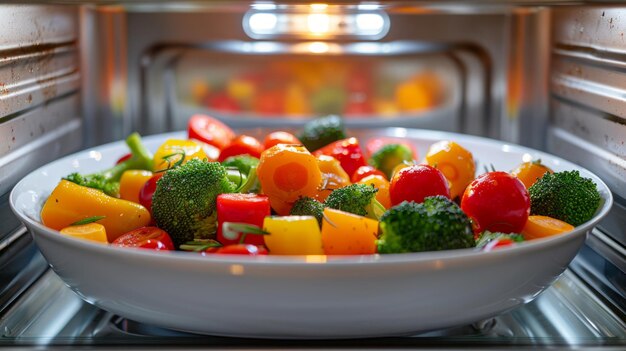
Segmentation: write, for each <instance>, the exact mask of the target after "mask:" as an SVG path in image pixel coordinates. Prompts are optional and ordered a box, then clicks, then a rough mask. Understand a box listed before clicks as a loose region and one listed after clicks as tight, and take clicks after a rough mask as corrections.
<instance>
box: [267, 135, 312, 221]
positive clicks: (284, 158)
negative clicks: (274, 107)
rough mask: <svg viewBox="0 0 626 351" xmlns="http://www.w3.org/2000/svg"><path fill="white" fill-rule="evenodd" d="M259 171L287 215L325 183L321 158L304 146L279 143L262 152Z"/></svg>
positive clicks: (272, 199) (276, 208)
mask: <svg viewBox="0 0 626 351" xmlns="http://www.w3.org/2000/svg"><path fill="white" fill-rule="evenodd" d="M257 175H258V177H259V182H260V183H261V188H262V189H263V192H264V193H265V194H267V195H268V196H269V198H270V204H271V206H272V208H273V209H274V211H276V212H277V213H278V214H279V215H287V214H289V211H290V209H291V206H293V203H294V202H295V201H296V200H298V198H299V197H301V196H308V197H315V195H316V194H317V189H318V187H319V186H320V184H322V172H321V171H320V168H319V165H318V162H317V159H316V158H315V157H314V156H313V155H311V153H310V152H309V151H308V150H307V149H306V148H305V147H303V146H297V145H287V144H278V145H275V146H273V147H271V148H269V149H267V150H265V151H263V153H262V154H261V160H260V162H259V167H258V168H257Z"/></svg>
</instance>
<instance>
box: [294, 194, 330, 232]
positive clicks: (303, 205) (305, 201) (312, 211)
mask: <svg viewBox="0 0 626 351" xmlns="http://www.w3.org/2000/svg"><path fill="white" fill-rule="evenodd" d="M289 214H290V215H292V216H313V217H315V219H317V221H318V222H319V224H320V225H322V216H323V215H324V204H322V203H321V202H319V201H317V200H316V199H313V198H310V197H307V196H304V197H301V198H299V199H298V200H297V201H296V202H295V203H294V204H293V207H292V208H291V212H289Z"/></svg>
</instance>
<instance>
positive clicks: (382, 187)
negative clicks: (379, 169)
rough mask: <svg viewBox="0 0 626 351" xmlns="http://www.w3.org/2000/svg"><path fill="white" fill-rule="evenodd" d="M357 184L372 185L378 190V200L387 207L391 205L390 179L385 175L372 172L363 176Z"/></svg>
mask: <svg viewBox="0 0 626 351" xmlns="http://www.w3.org/2000/svg"><path fill="white" fill-rule="evenodd" d="M356 184H365V185H369V186H372V187H374V188H376V189H378V191H377V192H376V200H378V202H380V204H381V205H383V207H384V208H385V209H388V208H389V207H391V197H390V196H389V181H388V180H387V179H385V177H384V176H382V175H378V174H371V175H368V176H367V177H364V178H361V179H360V180H358V181H357V182H356Z"/></svg>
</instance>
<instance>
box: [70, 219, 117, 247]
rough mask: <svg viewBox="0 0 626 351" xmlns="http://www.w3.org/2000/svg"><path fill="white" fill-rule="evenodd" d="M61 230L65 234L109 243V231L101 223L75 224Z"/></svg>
mask: <svg viewBox="0 0 626 351" xmlns="http://www.w3.org/2000/svg"><path fill="white" fill-rule="evenodd" d="M59 232H60V233H61V234H63V235H67V236H71V237H73V238H77V239H81V240H90V241H95V242H98V243H105V244H106V243H108V242H109V241H108V240H107V233H106V229H105V228H104V226H103V225H102V224H100V223H88V224H83V225H73V226H69V227H65V228H63V229H61V230H59Z"/></svg>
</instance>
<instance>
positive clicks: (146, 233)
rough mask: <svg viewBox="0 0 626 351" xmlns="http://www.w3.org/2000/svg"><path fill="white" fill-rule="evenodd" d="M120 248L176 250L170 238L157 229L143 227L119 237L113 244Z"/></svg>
mask: <svg viewBox="0 0 626 351" xmlns="http://www.w3.org/2000/svg"><path fill="white" fill-rule="evenodd" d="M111 244H112V245H114V246H119V247H134V248H140V249H151V250H157V251H159V250H174V243H172V239H171V238H170V236H169V235H168V234H167V233H166V232H165V231H163V230H162V229H159V228H157V227H142V228H137V229H135V230H131V231H130V232H128V233H124V234H122V235H120V236H119V237H117V239H115V240H114V241H113V242H112V243H111Z"/></svg>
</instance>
